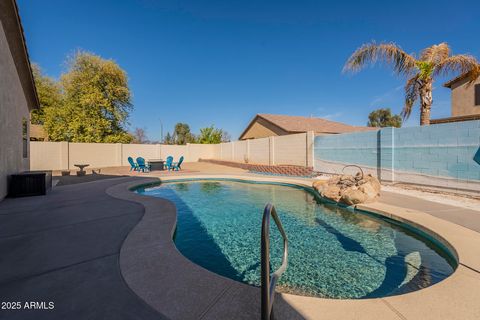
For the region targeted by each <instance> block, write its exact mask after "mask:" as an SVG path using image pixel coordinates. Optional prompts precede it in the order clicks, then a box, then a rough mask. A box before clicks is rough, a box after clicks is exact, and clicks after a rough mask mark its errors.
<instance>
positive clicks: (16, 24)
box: [0, 0, 40, 111]
mask: <svg viewBox="0 0 480 320" xmlns="http://www.w3.org/2000/svg"><path fill="white" fill-rule="evenodd" d="M0 9H1V10H0V18H1V22H2V25H3V28H4V32H5V35H6V37H7V42H8V45H9V47H10V52H11V54H12V57H13V59H14V62H15V67H16V69H17V73H18V76H19V78H20V82H21V85H22V88H23V92H24V95H25V98H26V100H27V105H28V109H29V110H30V111H31V110H33V109H38V108H39V107H40V102H39V100H38V94H37V89H36V87H35V81H34V79H33V74H32V67H31V65H30V58H29V55H28V50H27V45H26V41H25V35H24V32H23V27H22V23H21V19H20V15H19V13H18V7H17V3H16V1H15V0H5V1H1V2H0Z"/></svg>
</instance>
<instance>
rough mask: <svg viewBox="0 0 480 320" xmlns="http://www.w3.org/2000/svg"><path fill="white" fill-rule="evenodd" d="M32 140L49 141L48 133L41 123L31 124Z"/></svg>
mask: <svg viewBox="0 0 480 320" xmlns="http://www.w3.org/2000/svg"><path fill="white" fill-rule="evenodd" d="M30 141H48V135H47V133H46V132H45V128H44V127H43V126H42V125H41V124H32V123H31V124H30Z"/></svg>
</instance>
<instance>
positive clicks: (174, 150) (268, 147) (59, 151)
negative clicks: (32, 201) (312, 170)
mask: <svg viewBox="0 0 480 320" xmlns="http://www.w3.org/2000/svg"><path fill="white" fill-rule="evenodd" d="M313 140H314V134H313V132H309V133H300V134H292V135H288V136H279V137H269V138H263V139H255V140H246V141H233V142H226V143H220V144H187V145H181V146H180V145H161V144H121V143H72V142H40V141H31V142H30V167H31V170H66V169H76V167H75V166H74V165H75V164H82V163H86V164H89V165H90V168H102V167H117V166H128V165H129V163H128V160H127V159H128V157H133V158H134V159H135V158H137V157H143V158H145V159H147V160H148V159H159V158H162V159H165V158H166V157H167V156H173V157H174V159H175V160H177V159H178V158H180V156H184V157H185V161H186V162H196V161H198V160H199V159H215V160H223V161H233V162H240V163H247V162H248V163H253V164H259V165H296V166H305V167H313Z"/></svg>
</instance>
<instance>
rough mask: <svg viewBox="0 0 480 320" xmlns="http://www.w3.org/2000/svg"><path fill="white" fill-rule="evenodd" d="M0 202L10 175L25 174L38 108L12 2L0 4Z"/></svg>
mask: <svg viewBox="0 0 480 320" xmlns="http://www.w3.org/2000/svg"><path fill="white" fill-rule="evenodd" d="M0 22H1V23H0V200H1V199H3V198H4V197H5V195H6V194H7V179H8V176H9V175H10V174H12V173H17V172H21V171H24V170H28V169H29V167H30V159H29V140H30V139H29V123H30V111H31V110H33V109H35V108H38V106H39V103H38V97H37V92H36V90H35V84H34V82H33V75H32V70H31V68H30V62H29V58H28V52H27V47H26V45H25V38H24V36H23V29H22V25H21V23H20V17H19V15H18V8H17V5H16V3H15V1H14V0H0Z"/></svg>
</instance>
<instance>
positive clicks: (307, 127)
mask: <svg viewBox="0 0 480 320" xmlns="http://www.w3.org/2000/svg"><path fill="white" fill-rule="evenodd" d="M377 129H378V128H370V127H360V126H351V125H348V124H345V123H341V122H336V121H330V120H327V119H322V118H314V117H300V116H287V115H279V114H264V113H262V114H257V115H256V116H255V117H254V118H253V119H252V121H250V123H249V124H248V126H247V128H246V129H245V130H244V131H243V133H242V134H241V135H240V137H239V140H248V139H259V138H266V137H272V136H284V135H287V134H295V133H305V132H309V131H313V132H314V133H315V135H321V134H338V133H347V132H358V131H371V130H377Z"/></svg>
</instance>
